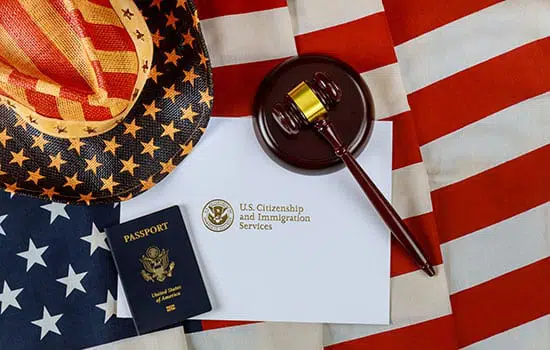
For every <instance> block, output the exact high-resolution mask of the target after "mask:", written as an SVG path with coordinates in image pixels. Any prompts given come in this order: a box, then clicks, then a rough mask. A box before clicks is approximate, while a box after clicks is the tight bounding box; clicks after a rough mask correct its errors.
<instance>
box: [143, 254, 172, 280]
mask: <svg viewBox="0 0 550 350" xmlns="http://www.w3.org/2000/svg"><path fill="white" fill-rule="evenodd" d="M139 261H140V262H141V263H142V264H143V270H141V277H143V279H144V280H145V281H147V282H164V280H165V279H166V278H167V277H172V271H173V270H174V267H175V266H176V263H175V262H173V261H170V258H169V257H168V250H166V249H162V250H160V249H159V247H156V246H152V247H149V248H147V250H146V251H145V254H144V255H142V256H141V258H140V259H139Z"/></svg>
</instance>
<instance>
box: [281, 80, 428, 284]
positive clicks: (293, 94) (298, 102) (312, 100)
mask: <svg viewBox="0 0 550 350" xmlns="http://www.w3.org/2000/svg"><path fill="white" fill-rule="evenodd" d="M341 99H342V91H341V90H340V88H339V87H338V85H336V83H335V82H334V81H333V80H332V79H330V78H329V77H328V76H327V75H326V74H324V73H315V75H314V77H313V79H312V80H311V81H303V82H301V83H300V84H298V85H297V86H296V87H295V88H294V89H292V90H291V91H290V92H289V93H288V94H287V95H286V96H285V100H284V102H283V103H278V104H276V105H275V106H274V107H273V110H272V115H273V117H274V118H275V120H276V121H277V124H278V125H279V126H280V127H281V129H282V130H283V131H284V132H285V133H286V134H287V135H297V134H298V133H299V132H300V129H302V128H305V127H308V126H311V125H312V126H313V127H314V128H315V129H316V130H317V131H318V132H319V133H320V134H321V135H322V136H323V137H324V138H325V140H326V141H327V142H328V143H329V144H330V145H331V146H332V148H333V150H334V153H335V154H336V155H337V156H338V157H339V158H341V159H342V160H343V161H344V163H345V164H346V166H347V167H348V169H349V170H350V172H351V173H352V175H353V176H354V177H355V179H356V180H357V182H358V183H359V185H360V186H361V188H362V189H363V191H364V192H365V194H366V195H367V197H368V198H369V200H370V201H371V203H372V205H373V206H374V208H375V209H376V211H377V212H378V214H379V215H380V217H381V218H382V220H383V221H384V222H385V223H386V225H387V226H388V228H389V229H390V230H391V232H392V236H393V238H395V239H396V240H397V241H398V242H399V243H400V244H401V246H403V248H404V249H405V251H406V252H407V253H408V254H409V255H410V256H411V257H412V258H413V259H414V260H415V262H416V264H417V265H418V266H419V267H420V268H421V269H422V270H424V272H426V274H428V276H435V269H434V268H433V266H432V264H431V263H430V262H429V261H428V259H427V257H426V255H425V254H424V252H423V251H422V249H421V248H420V247H419V245H418V244H417V243H416V242H415V240H414V238H413V236H412V235H411V233H410V231H409V229H408V228H407V226H406V225H405V223H404V222H403V220H402V219H401V218H400V217H399V215H398V214H397V212H396V211H395V209H394V208H393V207H392V205H391V204H390V203H389V202H388V201H387V200H386V198H385V197H384V196H383V195H382V193H381V192H380V190H379V189H378V188H377V187H376V185H375V184H374V182H373V181H372V180H371V179H370V178H369V176H368V175H367V173H366V172H365V171H364V170H363V168H361V166H360V165H359V163H357V161H356V160H355V158H354V157H353V155H352V154H351V153H350V152H349V150H348V147H347V145H345V144H344V143H343V142H342V140H341V138H340V136H338V133H337V132H336V130H335V128H334V126H333V124H332V122H331V121H330V119H329V118H328V111H330V110H331V109H333V108H334V107H335V106H336V105H337V104H338V103H339V102H340V101H341Z"/></svg>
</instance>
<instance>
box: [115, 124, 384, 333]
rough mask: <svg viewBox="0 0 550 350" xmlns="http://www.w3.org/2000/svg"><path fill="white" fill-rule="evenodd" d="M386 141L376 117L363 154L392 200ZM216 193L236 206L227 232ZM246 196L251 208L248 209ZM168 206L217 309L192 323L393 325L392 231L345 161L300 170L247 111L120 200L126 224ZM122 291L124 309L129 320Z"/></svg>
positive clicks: (367, 167) (211, 128)
mask: <svg viewBox="0 0 550 350" xmlns="http://www.w3.org/2000/svg"><path fill="white" fill-rule="evenodd" d="M391 145H392V125H391V123H390V122H376V123H375V127H374V130H373V133H372V136H371V139H370V141H369V143H368V145H367V147H366V148H365V150H364V151H363V152H362V153H361V154H360V155H359V157H358V161H359V163H360V164H361V165H362V166H363V167H364V169H365V170H366V171H367V173H368V174H369V175H370V176H371V178H372V179H373V181H374V182H375V183H376V184H377V186H378V187H379V188H380V190H381V191H382V193H384V195H385V196H386V198H388V199H389V198H390V197H391V195H390V194H391V176H392V175H391V159H392V149H391V147H392V146H391ZM213 199H222V200H224V201H225V202H227V203H229V204H230V206H231V207H232V210H233V223H232V224H231V225H230V226H229V227H228V228H226V229H225V230H224V231H222V232H213V231H211V230H210V229H209V228H208V227H207V226H206V225H205V222H207V223H208V218H207V216H208V215H207V214H208V213H209V210H210V209H209V208H208V207H205V205H206V204H207V203H208V202H209V201H211V200H213ZM248 204H250V205H251V207H252V208H253V209H254V210H253V211H243V210H241V209H245V208H249V206H248ZM171 205H179V206H180V208H181V210H182V214H183V217H184V220H185V222H186V226H187V229H188V231H189V233H190V236H191V241H192V243H193V247H194V249H195V252H196V255H197V258H198V260H199V265H200V268H201V271H202V274H203V278H204V280H205V284H206V287H207V290H208V294H209V296H210V299H211V302H212V305H213V311H211V312H209V313H206V314H203V315H200V316H198V317H196V318H197V319H213V320H248V321H294V322H330V323H364V324H388V323H389V296H390V295H389V293H390V290H389V267H390V235H389V231H388V229H387V228H386V226H385V225H384V224H383V222H382V221H381V219H380V218H379V217H378V216H377V214H376V212H375V211H374V209H373V208H372V206H371V204H370V202H369V201H368V199H367V198H366V197H365V195H364V194H363V192H362V190H361V189H360V187H359V185H358V184H357V183H356V182H355V180H354V179H353V177H352V176H351V174H350V173H349V171H348V170H347V169H345V168H344V169H342V170H339V171H337V172H335V173H332V174H328V175H315V176H312V175H309V176H308V175H300V174H296V173H293V172H291V171H288V170H286V169H284V168H282V167H281V166H280V165H278V164H276V163H275V162H274V161H273V160H272V159H270V158H269V157H268V155H267V154H266V153H265V152H264V151H263V150H262V148H261V147H260V145H259V143H258V141H257V140H256V138H255V135H254V131H253V126H252V120H251V119H250V118H241V119H231V118H227V119H226V118H213V119H212V120H211V122H210V125H209V127H208V131H207V133H206V135H205V136H204V138H203V139H201V141H200V142H199V144H198V145H197V147H196V149H195V150H194V151H193V152H192V153H191V154H190V155H189V156H188V158H187V159H186V160H185V161H184V162H183V164H182V165H180V166H179V167H177V169H176V170H175V171H174V172H173V173H172V174H170V175H169V176H168V177H167V178H166V179H165V180H163V181H162V182H161V183H159V184H158V185H156V186H155V187H153V188H152V189H150V190H149V191H147V192H146V193H144V194H142V195H140V196H139V197H136V198H135V199H132V200H130V201H127V202H123V203H122V204H121V222H124V221H127V220H131V219H134V218H137V217H139V216H142V215H145V214H148V213H151V212H153V211H157V210H160V209H163V208H166V207H168V206H171ZM300 208H301V209H300ZM270 209H271V210H272V211H269V210H270ZM203 210H204V212H203ZM285 210H286V211H285ZM295 210H302V212H300V213H298V212H297V211H295ZM252 213H254V217H253V219H254V220H250V219H251V218H252V217H251V216H250V214H252ZM203 214H204V216H205V219H204V220H203ZM210 214H211V213H210ZM260 214H262V215H263V216H262V217H261V218H263V219H264V220H258V219H259V215H260ZM241 215H248V216H246V217H245V216H241ZM290 217H294V220H292V219H291V218H290ZM246 218H248V220H247V219H246ZM283 219H285V220H284V221H286V222H285V223H282V221H283ZM266 225H269V227H268V226H266ZM210 226H212V225H210ZM222 226H224V228H225V226H227V221H226V222H224V223H223V224H222ZM212 227H213V228H214V229H217V228H216V227H215V226H212ZM212 227H211V228H212ZM260 228H263V229H260ZM269 228H270V229H269ZM170 248H171V249H175V247H170ZM184 289H185V286H184ZM121 290H122V288H120V287H119V293H118V295H119V298H118V310H117V316H118V317H124V316H128V317H130V316H131V315H130V313H129V311H128V308H127V303H126V300H125V298H124V294H123V293H121V292H120V291H121Z"/></svg>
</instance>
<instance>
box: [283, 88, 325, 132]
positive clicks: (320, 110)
mask: <svg viewBox="0 0 550 350" xmlns="http://www.w3.org/2000/svg"><path fill="white" fill-rule="evenodd" d="M288 96H289V97H290V98H291V99H292V100H293V101H294V103H296V106H298V108H299V109H300V110H301V111H302V113H303V114H304V116H305V117H306V119H307V121H308V122H309V123H313V122H314V121H316V120H317V119H318V118H320V117H322V116H323V115H325V114H326V113H327V110H326V109H325V106H323V103H321V101H320V100H319V98H318V97H317V95H315V93H314V92H313V90H311V88H310V87H309V86H308V85H307V84H306V83H305V82H301V83H300V84H298V85H297V86H296V87H295V88H294V89H292V90H291V91H290V92H289V93H288Z"/></svg>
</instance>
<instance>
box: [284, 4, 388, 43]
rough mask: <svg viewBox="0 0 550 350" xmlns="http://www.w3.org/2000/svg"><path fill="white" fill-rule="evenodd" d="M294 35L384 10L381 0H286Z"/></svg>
mask: <svg viewBox="0 0 550 350" xmlns="http://www.w3.org/2000/svg"><path fill="white" fill-rule="evenodd" d="M288 9H289V11H290V14H291V16H292V20H293V25H294V32H295V33H296V35H300V34H305V33H309V32H313V31H316V30H320V29H324V28H328V27H333V26H336V25H339V24H343V23H346V22H351V21H354V20H357V19H360V18H363V17H366V16H369V15H372V14H374V13H377V12H382V11H384V7H383V6H382V1H381V0H348V1H334V0H288Z"/></svg>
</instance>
